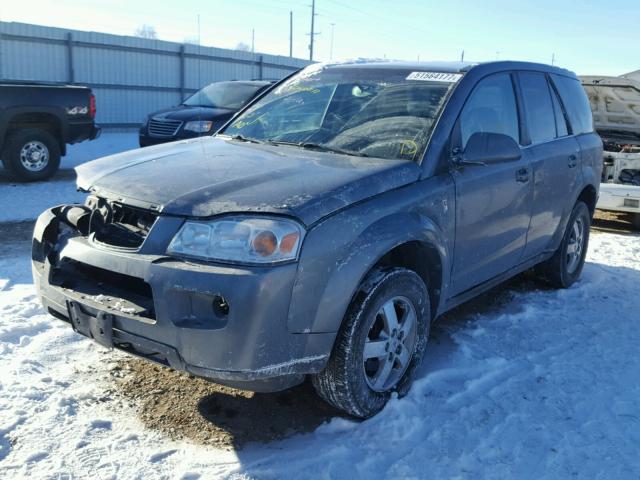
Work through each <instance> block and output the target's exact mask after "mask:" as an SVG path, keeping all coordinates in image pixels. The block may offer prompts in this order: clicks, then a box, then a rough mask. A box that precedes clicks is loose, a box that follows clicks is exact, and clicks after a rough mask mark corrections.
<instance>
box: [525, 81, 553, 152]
mask: <svg viewBox="0 0 640 480" xmlns="http://www.w3.org/2000/svg"><path fill="white" fill-rule="evenodd" d="M519 77H520V87H521V88H522V99H523V101H524V110H525V118H526V121H527V127H528V129H529V137H530V140H531V143H533V144H536V143H543V142H548V141H550V140H553V139H554V138H556V118H555V115H554V113H553V105H552V103H551V92H550V91H549V85H548V84H547V78H546V77H545V75H544V74H543V73H534V72H521V73H519Z"/></svg>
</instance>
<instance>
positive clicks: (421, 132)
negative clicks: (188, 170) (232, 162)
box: [221, 65, 461, 161]
mask: <svg viewBox="0 0 640 480" xmlns="http://www.w3.org/2000/svg"><path fill="white" fill-rule="evenodd" d="M451 76H452V77H453V78H455V79H457V78H459V77H460V76H461V75H451ZM426 78H429V77H427V76H424V75H422V76H421V75H415V72H412V71H411V70H409V69H407V70H405V69H400V68H389V67H386V68H385V67H384V66H382V67H372V66H366V67H363V66H357V65H343V66H328V67H327V66H319V65H314V66H311V67H308V68H306V69H305V70H303V71H302V72H300V73H299V74H297V75H295V76H293V77H292V78H290V79H289V80H287V81H285V82H284V83H283V84H282V85H279V86H278V87H277V88H275V89H273V90H272V91H271V92H269V93H268V94H267V95H265V96H264V97H263V98H261V99H260V100H259V101H257V102H256V103H255V104H254V105H252V106H251V107H250V108H249V109H247V110H246V111H245V112H243V113H242V114H241V115H240V116H239V117H238V118H236V119H235V120H234V121H233V122H232V123H231V124H230V125H229V126H228V127H227V128H226V129H225V130H224V131H223V132H221V133H222V134H223V135H228V136H231V137H236V138H244V139H250V140H254V141H260V142H268V143H272V144H289V145H296V146H299V147H304V148H317V149H323V150H331V151H337V152H340V153H346V154H350V155H355V156H370V157H379V158H386V159H400V160H412V161H416V160H419V159H420V158H421V155H422V153H423V152H424V149H425V148H426V145H427V142H428V139H429V136H430V134H431V130H432V128H433V126H434V124H435V121H436V120H437V118H438V116H439V114H440V112H441V110H442V108H443V106H444V103H445V100H446V98H447V94H448V92H449V90H450V89H451V88H452V87H453V85H454V82H453V81H443V80H442V79H439V80H431V79H426ZM430 78H433V77H430Z"/></svg>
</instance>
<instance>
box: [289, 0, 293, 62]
mask: <svg viewBox="0 0 640 480" xmlns="http://www.w3.org/2000/svg"><path fill="white" fill-rule="evenodd" d="M289 57H293V10H289Z"/></svg>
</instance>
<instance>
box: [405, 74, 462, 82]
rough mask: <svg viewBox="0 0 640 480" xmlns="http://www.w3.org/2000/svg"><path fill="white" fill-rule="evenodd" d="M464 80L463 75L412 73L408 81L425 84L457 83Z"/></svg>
mask: <svg viewBox="0 0 640 480" xmlns="http://www.w3.org/2000/svg"><path fill="white" fill-rule="evenodd" d="M461 78H462V74H461V73H445V72H411V73H410V74H409V76H408V77H407V80H422V81H424V82H446V83H455V82H457V81H458V80H460V79H461Z"/></svg>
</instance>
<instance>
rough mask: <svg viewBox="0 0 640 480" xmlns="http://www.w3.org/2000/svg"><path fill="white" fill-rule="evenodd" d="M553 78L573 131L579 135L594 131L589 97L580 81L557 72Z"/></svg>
mask: <svg viewBox="0 0 640 480" xmlns="http://www.w3.org/2000/svg"><path fill="white" fill-rule="evenodd" d="M551 78H552V80H553V83H554V85H555V87H556V88H557V90H558V93H559V94H560V98H561V99H562V103H563V105H564V107H565V109H566V111H567V115H568V116H569V122H570V123H571V129H572V133H573V134H574V135H579V134H581V133H589V132H593V116H592V113H591V108H590V106H589V99H588V98H587V94H586V92H585V91H584V88H582V85H581V84H580V82H579V81H578V80H577V79H575V78H570V77H564V76H562V75H556V74H552V75H551Z"/></svg>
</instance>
